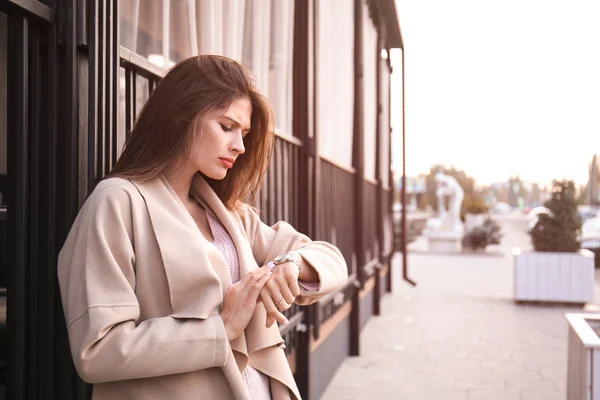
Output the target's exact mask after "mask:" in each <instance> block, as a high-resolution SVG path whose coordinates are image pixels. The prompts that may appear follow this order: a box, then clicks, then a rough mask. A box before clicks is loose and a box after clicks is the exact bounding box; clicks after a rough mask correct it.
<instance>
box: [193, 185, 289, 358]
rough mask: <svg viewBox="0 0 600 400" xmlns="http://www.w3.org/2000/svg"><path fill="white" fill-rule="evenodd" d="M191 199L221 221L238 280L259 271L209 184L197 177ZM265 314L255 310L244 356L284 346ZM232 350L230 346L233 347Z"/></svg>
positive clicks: (240, 231)
mask: <svg viewBox="0 0 600 400" xmlns="http://www.w3.org/2000/svg"><path fill="white" fill-rule="evenodd" d="M192 195H193V196H195V197H196V199H197V200H198V201H199V202H200V203H204V204H205V205H206V206H207V207H209V208H210V210H212V212H213V213H214V214H215V216H216V217H217V218H218V219H219V221H221V224H223V226H224V227H225V229H226V230H227V232H228V233H229V236H231V239H232V240H233V243H234V244H235V247H236V250H237V253H238V259H239V264H240V277H242V278H243V277H244V276H246V274H248V273H249V272H250V271H254V270H255V269H257V268H259V266H258V265H257V263H256V260H255V259H254V255H253V254H252V247H251V244H250V242H249V241H248V236H247V235H246V233H245V232H244V230H243V228H242V225H241V223H240V222H239V220H237V219H236V218H235V217H234V214H233V213H232V212H231V211H229V210H228V209H227V208H226V207H225V205H224V204H223V202H222V201H221V199H219V197H218V196H217V194H216V193H215V191H214V190H213V189H212V188H211V187H210V185H209V184H208V182H206V180H204V178H202V176H201V175H200V174H196V176H195V177H194V181H193V183H192ZM266 320H267V311H266V310H265V308H264V306H263V305H262V303H259V304H258V306H257V307H256V311H255V312H254V315H253V316H252V319H251V320H250V322H249V323H248V326H247V327H246V346H247V350H246V354H249V353H252V352H254V351H258V350H260V349H264V348H266V347H270V346H278V345H280V344H281V343H283V339H282V338H281V334H280V333H279V328H278V327H277V325H276V324H274V325H273V326H271V327H270V328H267V327H266ZM232 346H233V343H232Z"/></svg>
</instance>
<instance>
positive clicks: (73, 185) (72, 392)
mask: <svg viewBox="0 0 600 400" xmlns="http://www.w3.org/2000/svg"><path fill="white" fill-rule="evenodd" d="M61 7H62V12H63V14H64V15H65V16H66V18H65V21H64V28H63V29H62V30H63V31H64V37H65V41H64V46H61V47H60V50H59V53H58V57H59V68H58V71H57V73H58V79H59V83H58V91H59V100H58V101H59V104H60V107H59V111H58V113H59V117H58V126H59V128H58V130H57V148H59V149H60V154H61V156H60V157H59V158H57V174H58V175H59V176H60V177H61V179H59V180H57V183H56V187H57V189H56V193H57V204H56V210H57V218H56V221H55V224H56V238H57V239H56V240H57V242H58V243H62V242H63V241H64V239H65V238H66V236H67V234H68V232H69V230H70V228H71V224H72V222H73V220H74V219H75V216H76V214H77V209H78V200H77V199H78V181H79V174H78V168H77V166H78V165H79V160H78V153H79V113H80V110H79V106H80V102H79V70H78V57H77V22H76V21H77V19H76V16H77V0H64V1H63V2H62V3H61ZM88 11H89V10H88ZM94 16H95V14H94ZM90 22H93V21H90ZM89 26H90V30H91V29H93V26H94V24H93V23H92V24H90V25H89ZM88 33H92V32H91V31H90V32H88ZM89 38H90V36H88V39H89ZM54 307H55V309H56V312H57V316H56V318H57V319H59V320H60V322H61V323H59V324H57V325H56V335H55V338H54V348H55V351H56V353H55V354H56V360H55V367H54V379H55V386H54V390H55V391H54V393H53V395H54V396H53V398H59V399H66V400H68V399H73V398H80V399H83V396H85V389H86V387H85V385H84V384H83V383H82V382H81V380H80V379H79V378H78V376H77V373H76V372H75V369H74V368H73V361H72V359H71V355H70V350H69V342H68V336H67V331H66V325H65V323H64V317H62V314H63V313H62V304H61V301H60V296H58V295H57V296H55V297H54ZM59 315H61V317H59ZM50 395H52V394H50ZM78 396H79V397H78Z"/></svg>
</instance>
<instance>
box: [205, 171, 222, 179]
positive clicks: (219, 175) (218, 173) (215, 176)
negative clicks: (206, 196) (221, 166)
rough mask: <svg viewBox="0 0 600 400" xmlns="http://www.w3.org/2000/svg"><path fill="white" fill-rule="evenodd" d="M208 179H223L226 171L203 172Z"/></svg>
mask: <svg viewBox="0 0 600 400" xmlns="http://www.w3.org/2000/svg"><path fill="white" fill-rule="evenodd" d="M204 175H206V176H207V177H208V178H210V179H214V180H215V181H220V180H223V179H225V177H226V176H227V171H213V172H212V173H210V174H204Z"/></svg>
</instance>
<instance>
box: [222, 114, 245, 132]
mask: <svg viewBox="0 0 600 400" xmlns="http://www.w3.org/2000/svg"><path fill="white" fill-rule="evenodd" d="M223 118H225V119H227V120H229V121H231V123H233V124H234V125H235V126H242V124H240V123H239V122H238V121H236V120H235V119H233V118H231V117H228V116H226V115H224V116H223ZM242 130H243V131H244V132H250V128H246V129H242Z"/></svg>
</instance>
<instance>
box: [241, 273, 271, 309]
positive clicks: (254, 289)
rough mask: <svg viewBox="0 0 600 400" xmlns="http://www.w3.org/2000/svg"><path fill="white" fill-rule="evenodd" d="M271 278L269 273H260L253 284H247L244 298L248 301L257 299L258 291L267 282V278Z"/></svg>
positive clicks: (254, 301) (253, 301)
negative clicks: (259, 276)
mask: <svg viewBox="0 0 600 400" xmlns="http://www.w3.org/2000/svg"><path fill="white" fill-rule="evenodd" d="M270 278H271V274H270V273H266V274H264V275H262V277H261V278H260V279H259V280H258V281H256V282H254V284H252V285H251V286H250V285H248V286H249V289H248V292H247V295H246V300H247V301H248V302H249V303H250V302H252V303H256V302H257V301H258V296H259V295H260V292H261V291H262V289H263V288H264V287H265V285H266V284H267V282H268V281H269V279H270Z"/></svg>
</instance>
